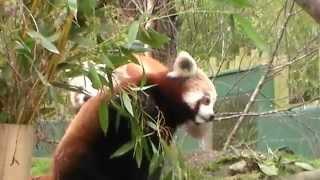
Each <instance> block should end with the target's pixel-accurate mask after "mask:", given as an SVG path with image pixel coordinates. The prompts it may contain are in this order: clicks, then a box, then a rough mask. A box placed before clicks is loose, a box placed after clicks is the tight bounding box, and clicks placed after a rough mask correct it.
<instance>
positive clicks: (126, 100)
mask: <svg viewBox="0 0 320 180" xmlns="http://www.w3.org/2000/svg"><path fill="white" fill-rule="evenodd" d="M122 100H123V103H124V107H125V108H126V110H127V111H128V112H129V113H130V115H131V116H134V114H133V108H132V105H131V99H130V98H129V96H128V94H127V93H123V94H122Z"/></svg>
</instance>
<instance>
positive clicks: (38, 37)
mask: <svg viewBox="0 0 320 180" xmlns="http://www.w3.org/2000/svg"><path fill="white" fill-rule="evenodd" d="M27 34H28V35H29V36H30V37H31V38H32V39H34V40H35V41H36V42H37V43H39V44H40V45H41V46H42V47H44V48H45V49H47V50H48V51H50V52H53V53H55V54H59V53H60V52H59V50H58V49H57V47H56V46H55V45H54V44H53V43H52V42H51V41H50V40H49V39H47V38H46V37H44V36H43V35H42V34H40V33H39V32H35V31H29V32H27Z"/></svg>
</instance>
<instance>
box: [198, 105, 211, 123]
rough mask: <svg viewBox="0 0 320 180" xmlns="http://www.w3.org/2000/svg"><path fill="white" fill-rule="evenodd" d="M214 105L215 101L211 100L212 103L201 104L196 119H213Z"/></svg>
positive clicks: (200, 121)
mask: <svg viewBox="0 0 320 180" xmlns="http://www.w3.org/2000/svg"><path fill="white" fill-rule="evenodd" d="M213 105H214V103H213V101H211V102H210V104H208V105H205V104H201V105H200V107H199V111H198V114H197V115H196V119H195V120H196V122H197V123H203V122H207V121H209V120H211V118H212V117H213V115H214V111H213Z"/></svg>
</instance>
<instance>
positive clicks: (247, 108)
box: [223, 2, 294, 150]
mask: <svg viewBox="0 0 320 180" xmlns="http://www.w3.org/2000/svg"><path fill="white" fill-rule="evenodd" d="M293 7H294V2H293V3H292V4H291V7H290V10H289V14H288V15H287V18H286V20H285V22H284V23H283V26H282V28H281V31H280V35H279V38H278V41H277V43H276V46H275V49H274V51H273V53H272V56H271V58H270V60H269V61H268V63H267V71H266V73H265V74H264V75H263V76H262V77H261V78H260V80H259V82H258V84H257V86H256V88H255V90H254V91H253V93H252V95H251V97H250V100H249V102H248V103H247V105H246V107H245V108H244V110H243V113H244V114H246V113H248V112H249V110H250V108H251V106H252V104H253V103H254V101H255V99H256V98H257V96H258V94H259V92H260V90H261V88H262V86H263V84H264V82H265V80H266V79H267V76H268V75H269V73H270V72H272V64H273V61H274V59H275V56H276V54H277V52H278V49H279V47H280V43H281V40H282V39H283V36H284V33H285V30H286V27H287V25H288V22H289V19H290V17H291V16H292V14H291V12H292V10H293ZM244 118H245V116H244V115H240V117H239V119H238V121H237V123H236V124H235V126H234V128H233V129H232V131H231V132H230V134H229V136H228V137H227V140H226V142H225V144H224V147H223V150H226V149H227V148H228V147H229V145H230V143H231V141H232V139H233V137H234V136H235V134H236V132H237V131H238V129H239V127H240V125H241V123H242V121H243V120H244Z"/></svg>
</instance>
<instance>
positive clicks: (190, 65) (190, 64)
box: [168, 51, 198, 78]
mask: <svg viewBox="0 0 320 180" xmlns="http://www.w3.org/2000/svg"><path fill="white" fill-rule="evenodd" d="M197 70H198V67H197V64H196V61H195V60H194V59H193V57H192V56H191V55H190V54H189V53H188V52H185V51H181V52H180V53H179V54H178V56H177V57H176V59H175V62H174V64H173V71H172V72H170V73H169V74H168V75H169V76H172V77H185V78H189V77H192V76H194V75H196V74H197Z"/></svg>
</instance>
